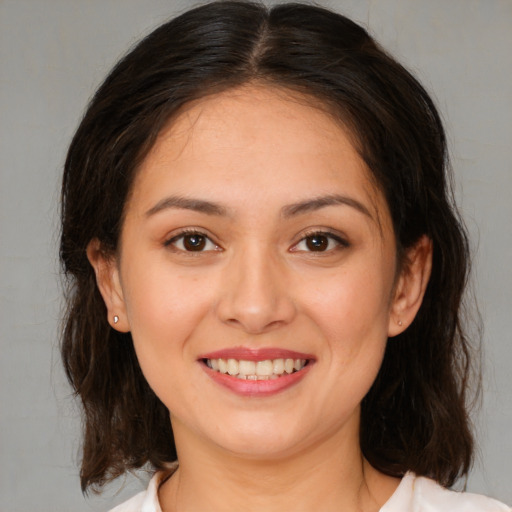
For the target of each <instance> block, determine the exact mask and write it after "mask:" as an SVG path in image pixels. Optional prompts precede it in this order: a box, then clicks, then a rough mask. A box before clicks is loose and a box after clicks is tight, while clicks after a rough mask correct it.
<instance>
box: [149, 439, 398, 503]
mask: <svg viewBox="0 0 512 512" xmlns="http://www.w3.org/2000/svg"><path fill="white" fill-rule="evenodd" d="M176 434H178V435H176ZM175 437H176V439H177V443H176V446H177V447H178V455H179V461H180V465H179V469H178V470H177V471H176V473H175V474H174V475H173V476H172V478H170V479H169V480H168V481H167V482H166V483H165V484H164V485H163V486H162V487H161V488H160V497H159V498H160V503H161V507H162V510H163V512H191V511H196V510H209V511H211V512H231V511H233V510H244V511H247V512H252V511H262V510H263V511H265V512H274V511H275V512H278V511H279V512H282V511H283V510H294V511H304V512H306V511H311V510H322V511H323V512H324V511H325V512H331V511H332V512H340V511H354V512H356V511H357V512H377V511H378V510H379V509H380V507H381V506H382V505H383V504H384V503H385V502H386V501H387V499H388V498H389V497H390V496H391V494H392V493H393V492H394V490H395V489H396V487H397V485H398V481H397V480H395V479H392V478H390V477H387V476H385V475H383V474H382V473H379V472H378V471H376V470H375V469H374V468H372V467H371V466H370V464H368V463H367V462H366V461H365V459H364V458H363V456H362V454H361V451H360V449H359V443H358V442H355V443H354V442H353V436H348V437H345V438H343V437H342V436H339V435H338V436H334V437H333V438H331V439H329V440H328V441H323V442H319V443H317V444H316V445H315V446H310V447H308V449H307V450H304V451H303V452H299V453H294V454H293V455H290V456H283V457H279V458H276V457H274V458H264V457H261V458H257V459H256V458H243V457H240V456H236V455H233V454H231V453H226V452H223V451H222V450H221V449H220V448H218V447H207V446H205V444H206V443H198V442H197V439H195V442H190V441H191V439H183V437H188V436H187V435H185V436H183V435H182V433H179V429H177V431H176V429H175ZM351 437H352V439H351ZM201 445H202V446H201ZM179 448H182V449H181V450H180V449H179ZM183 448H185V449H183Z"/></svg>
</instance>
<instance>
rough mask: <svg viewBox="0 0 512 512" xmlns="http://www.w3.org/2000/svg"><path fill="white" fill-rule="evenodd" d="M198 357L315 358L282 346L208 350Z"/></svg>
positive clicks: (251, 358)
mask: <svg viewBox="0 0 512 512" xmlns="http://www.w3.org/2000/svg"><path fill="white" fill-rule="evenodd" d="M198 359H238V360H240V359H243V360H244V361H265V360H267V359H308V360H313V359H314V356H312V355H311V354H304V353H303V352H294V351H292V350H284V349H280V348H258V349H255V348H247V347H233V348H226V349H223V350H216V351H215V352H208V354H203V355H201V356H199V357H198Z"/></svg>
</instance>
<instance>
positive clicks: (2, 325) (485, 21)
mask: <svg viewBox="0 0 512 512" xmlns="http://www.w3.org/2000/svg"><path fill="white" fill-rule="evenodd" d="M319 3H320V4H321V5H325V6H329V7H332V8H335V9H338V10H340V11H341V12H343V13H346V14H348V15H349V16H352V17H353V18H354V19H355V20H358V21H360V22H363V23H364V24H366V25H367V26H369V28H370V30H371V32H372V33H373V34H374V35H375V36H376V37H377V38H378V39H379V40H380V41H381V42H382V43H383V44H384V46H385V47H387V48H388V49H389V50H390V51H391V52H392V53H394V54H395V55H396V56H397V57H398V58H399V60H402V61H403V62H404V63H405V64H406V65H407V66H408V67H409V68H411V69H412V70H413V72H415V73H416V75H417V76H418V77H419V78H420V80H422V81H423V83H424V84H425V85H426V87H427V88H428V89H429V91H431V92H433V94H434V96H435V98H436V99H437V103H438V105H439V107H440V109H441V111H442V114H443V117H444V119H445V121H446V126H447V130H448V135H449V140H450V143H451V152H452V158H453V164H454V168H455V172H456V187H457V195H458V197H459V200H460V203H461V207H462V211H463V213H464V216H465V218H466V221H467V223H468V226H469V228H470V231H471V234H472V237H473V245H474V247H475V249H477V252H476V259H475V274H476V285H475V288H476V293H477V296H478V298H479V302H480V307H481V311H482V315H483V318H484V322H485V340H484V345H485V359H486V366H485V370H486V371H485V378H484V390H485V394H484V408H483V410H482V412H481V414H480V415H479V416H478V417H476V418H475V419H476V421H477V423H478V426H479V427H478V431H479V433H478V436H479V442H480V447H481V448H480V455H479V460H478V463H477V465H476V467H475V470H474V471H473V473H472V475H471V478H470V480H469V485H468V487H469V489H471V490H473V491H476V492H483V493H486V494H490V495H493V496H495V497H497V498H500V499H501V500H504V501H507V502H508V503H512V469H511V466H510V462H509V459H510V456H511V455H512V441H511V437H512V436H511V435H510V430H511V426H512V398H511V395H512V392H511V387H512V384H511V380H510V378H509V374H510V368H511V367H512V343H511V341H512V340H511V334H510V328H509V326H508V322H509V321H510V319H511V316H512V315H511V313H512V311H511V309H512V308H511V306H512V271H511V270H510V265H511V262H512V228H511V224H512V202H511V201H510V195H511V193H512V172H511V171H512V168H511V167H512V164H511V162H512V155H511V150H510V146H511V142H512V121H511V119H512V90H511V84H512V66H511V64H512V62H511V50H512V0H379V1H370V0H338V1H336V0H332V1H323V2H319ZM192 5H194V3H193V2H185V1H177V0H175V1H173V0H144V1H141V0H0V169H1V182H0V222H1V226H0V234H1V238H0V240H1V247H0V251H1V252H0V284H1V288H0V342H1V348H0V350H1V363H0V364H1V366H0V379H1V382H0V407H1V414H0V428H1V430H0V433H1V439H0V450H1V451H0V460H1V464H0V511H1V512H28V511H30V510H38V511H40V512H45V511H48V512H59V511H71V510H72V511H75V512H80V511H90V510H98V511H100V510H106V509H108V508H110V507H111V506H112V505H113V504H114V503H118V502H120V501H122V500H123V499H126V497H127V496H129V495H131V494H133V493H134V492H135V491H137V490H139V489H142V488H143V486H144V482H143V481H139V480H137V479H136V478H133V477H129V478H128V479H127V481H126V485H125V487H124V489H123V490H121V491H120V492H118V491H119V488H120V484H119V482H118V483H117V484H115V485H113V486H111V487H109V488H108V490H107V492H106V493H105V495H104V496H103V497H94V496H93V497H92V498H90V499H89V500H85V499H84V498H83V497H82V495H81V493H80V490H79V481H78V469H77V466H78V458H79V457H78V449H79V424H80V420H79V416H78V411H77V407H76V406H75V405H74V404H73V401H72V400H71V399H70V396H69V388H68V387H67V384H66V382H65V379H64V377H63V373H62V370H61V368H60V360H59V355H58V349H57V337H58V334H57V333H58V325H59V310H60V307H61V300H60V287H59V270H58V263H57V240H58V227H57V222H56V221H57V205H58V197H59V192H58V188H59V175H60V172H61V167H62V163H63V159H64V155H65V150H66V145H67V144H68V143H69V140H70V137H71V135H72V133H73V130H74V129H75V128H76V126H77V123H78V120H79V118H80V116H81V113H82V112H83V109H84V106H85V104H86V102H87V100H88V99H89V98H90V96H91V94H92V92H93V91H94V89H95V87H96V86H97V85H98V84H99V82H100V80H101V79H102V78H103V77H104V75H105V73H106V72H107V71H108V69H109V68H110V67H111V66H112V65H113V64H114V62H115V61H116V60H117V59H118V58H119V57H120V55H121V54H122V53H124V51H125V50H126V49H127V48H128V46H129V45H131V44H132V43H134V42H135V41H136V40H138V39H139V38H140V36H141V35H144V34H146V33H148V31H150V30H151V28H153V27H155V26H156V25H157V24H159V23H161V22H163V21H164V20H166V19H167V18H169V17H171V16H174V15H175V14H177V13H180V12H182V11H183V10H184V9H185V8H187V7H190V6H192Z"/></svg>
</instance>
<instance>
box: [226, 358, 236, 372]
mask: <svg viewBox="0 0 512 512" xmlns="http://www.w3.org/2000/svg"><path fill="white" fill-rule="evenodd" d="M228 373H229V375H238V361H237V360H236V359H228Z"/></svg>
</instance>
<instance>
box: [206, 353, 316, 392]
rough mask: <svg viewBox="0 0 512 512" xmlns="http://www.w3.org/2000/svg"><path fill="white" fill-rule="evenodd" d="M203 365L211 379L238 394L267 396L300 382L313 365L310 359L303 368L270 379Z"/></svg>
mask: <svg viewBox="0 0 512 512" xmlns="http://www.w3.org/2000/svg"><path fill="white" fill-rule="evenodd" d="M201 365H202V367H203V369H204V371H205V372H206V374H207V375H208V376H209V377H210V378H211V379H213V380H214V381H215V382H217V383H218V384H220V385H221V386H224V387H226V388H228V389H229V390H230V391H233V392H234V393H236V394H238V395H241V396H248V397H266V396H272V395H275V394H277V393H280V392H281V391H284V390H285V389H288V388H290V387H292V386H294V385H295V384H298V383H299V382H300V381H301V380H302V379H303V378H304V377H305V376H306V375H307V374H308V372H309V370H310V368H311V366H312V362H311V361H309V362H308V364H307V365H306V366H304V368H302V370H299V371H297V372H294V373H290V374H288V375H283V376H282V377H278V378H277V379H270V380H245V379H238V378H236V377H233V376H232V375H228V374H225V373H220V372H217V371H215V370H212V369H211V368H209V367H208V366H206V365H205V364H204V363H201Z"/></svg>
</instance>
